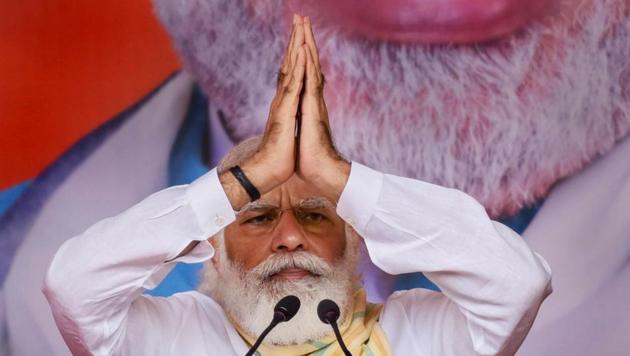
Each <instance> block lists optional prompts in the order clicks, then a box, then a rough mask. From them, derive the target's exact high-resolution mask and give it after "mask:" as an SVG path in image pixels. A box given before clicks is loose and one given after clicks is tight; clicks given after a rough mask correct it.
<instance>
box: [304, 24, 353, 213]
mask: <svg viewBox="0 0 630 356" xmlns="http://www.w3.org/2000/svg"><path fill="white" fill-rule="evenodd" d="M303 23H304V34H305V43H304V44H303V46H304V47H305V49H306V73H305V83H304V86H303V88H304V89H303V90H304V93H303V95H302V98H301V101H300V107H301V120H302V122H301V127H300V135H299V156H298V167H297V171H296V172H297V174H298V176H300V177H302V178H303V179H304V180H306V181H307V182H310V183H311V184H313V185H314V186H315V187H317V188H319V189H320V190H321V191H323V192H327V193H329V194H331V195H332V196H333V198H334V199H335V202H337V201H338V200H339V197H340V196H341V192H342V191H343V188H344V187H345V185H346V182H347V181H348V176H349V175H350V163H349V162H348V161H346V160H345V159H343V158H342V157H341V155H340V154H339V152H337V149H335V146H334V144H333V140H332V135H331V130H330V124H329V121H328V110H327V109H326V103H325V102H324V76H323V75H322V72H321V68H320V63H319V54H318V51H317V46H316V44H315V38H314V36H313V29H312V27H311V21H310V19H309V18H308V17H305V18H304V21H303Z"/></svg>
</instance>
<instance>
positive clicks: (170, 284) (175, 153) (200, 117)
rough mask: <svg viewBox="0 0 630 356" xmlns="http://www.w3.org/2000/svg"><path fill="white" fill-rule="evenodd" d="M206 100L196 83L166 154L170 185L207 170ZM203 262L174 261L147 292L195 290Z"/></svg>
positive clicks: (156, 293) (161, 292)
mask: <svg viewBox="0 0 630 356" xmlns="http://www.w3.org/2000/svg"><path fill="white" fill-rule="evenodd" d="M209 147H210V145H209V142H208V103H207V101H206V99H205V96H204V95H203V94H202V92H201V90H200V89H199V88H198V87H197V86H196V85H195V88H194V89H193V94H192V97H191V99H190V104H189V106H188V111H187V112H186V117H185V119H184V124H183V125H182V127H181V128H180V129H179V132H178V133H177V138H176V139H175V144H174V145H173V148H172V149H171V153H170V157H169V163H168V164H169V172H168V175H169V184H168V185H169V186H173V185H181V184H188V183H191V182H192V181H194V180H195V179H197V178H198V177H200V176H202V175H203V174H204V173H206V172H208V170H209V167H208V166H207V165H206V164H205V162H208V157H209V152H208V149H209ZM202 266H203V263H177V265H176V266H175V267H174V268H173V270H172V271H171V272H170V273H169V274H168V275H167V276H166V278H164V280H163V281H162V283H160V284H159V285H158V286H157V287H156V288H154V289H152V290H150V291H147V292H146V294H149V295H153V296H161V297H166V296H169V295H171V294H173V293H179V292H185V291H189V290H193V289H197V285H198V284H199V273H200V271H201V267H202Z"/></svg>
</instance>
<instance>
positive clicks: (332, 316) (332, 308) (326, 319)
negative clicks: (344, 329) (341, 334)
mask: <svg viewBox="0 0 630 356" xmlns="http://www.w3.org/2000/svg"><path fill="white" fill-rule="evenodd" d="M339 314H340V312H339V306H338V305H337V303H335V302H333V301H332V300H330V299H324V300H322V301H321V302H319V304H318V305H317V316H318V317H319V320H321V321H322V322H323V323H325V324H330V323H333V322H336V321H337V319H339Z"/></svg>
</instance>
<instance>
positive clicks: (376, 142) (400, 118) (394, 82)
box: [155, 0, 630, 216]
mask: <svg viewBox="0 0 630 356" xmlns="http://www.w3.org/2000/svg"><path fill="white" fill-rule="evenodd" d="M155 2H156V8H157V11H158V14H159V16H160V18H161V19H162V21H163V23H164V24H165V25H166V27H167V29H168V30H169V32H170V33H171V35H172V37H173V39H174V42H175V45H176V47H177V49H178V51H179V52H180V54H181V56H182V58H183V61H184V63H185V65H186V67H187V69H188V70H190V71H191V72H192V73H193V74H194V75H195V76H196V77H197V78H198V80H199V83H200V84H201V86H202V87H203V89H204V91H205V92H206V93H207V95H208V97H209V99H210V101H211V103H212V104H213V108H218V109H220V110H222V111H223V113H224V114H225V117H226V118H227V121H226V124H225V127H226V129H227V131H228V133H229V135H230V136H231V137H232V138H233V139H234V140H235V141H238V140H241V139H243V138H246V137H248V136H251V135H253V134H256V133H260V132H262V130H263V128H264V125H265V122H266V118H267V114H268V110H269V103H270V101H271V99H272V97H273V94H274V90H275V88H274V82H275V77H276V73H277V70H278V67H279V63H280V58H281V55H282V50H283V47H284V45H285V44H286V41H287V37H288V25H289V22H290V19H291V16H290V15H291V13H292V12H299V13H302V14H305V15H310V16H311V17H312V19H313V24H314V29H315V36H316V39H317V41H318V44H319V47H320V57H321V61H322V68H323V71H324V74H325V75H326V79H327V88H326V92H325V95H326V100H327V104H328V106H329V112H330V118H331V126H332V129H333V136H334V139H335V143H336V145H337V147H338V149H339V150H340V152H341V153H342V154H344V155H345V156H346V157H347V158H349V159H353V160H357V161H360V162H362V163H364V164H367V165H369V166H372V167H374V168H377V169H379V170H382V171H385V172H388V173H394V174H399V175H404V176H410V177H415V178H419V179H423V180H427V181H431V182H434V183H438V184H441V185H445V186H448V187H455V188H459V189H461V190H464V191H466V192H468V193H469V194H471V195H473V196H474V197H475V198H477V199H478V200H479V201H481V202H482V203H483V204H484V205H485V206H486V208H487V209H488V211H489V212H490V214H491V215H493V216H498V215H509V214H513V213H515V212H517V211H518V210H519V209H520V208H522V207H523V206H524V205H527V204H530V203H532V202H535V201H536V200H537V199H539V198H541V197H543V196H545V194H547V192H548V190H549V189H550V187H551V186H552V185H553V184H554V183H555V182H557V181H558V180H559V179H560V178H562V177H565V176H567V175H570V174H573V173H575V172H576V171H578V170H579V169H581V168H582V167H583V166H584V165H585V164H587V163H588V162H589V161H590V160H592V159H593V158H594V157H596V156H597V155H599V154H601V153H603V152H606V151H607V150H608V149H610V147H612V145H613V144H614V143H615V141H616V140H618V139H619V138H621V137H623V136H624V135H626V134H627V133H628V131H629V130H630V100H629V98H630V87H629V84H628V83H630V63H629V60H628V58H630V41H627V38H629V36H630V19H629V18H628V16H629V15H628V6H629V5H628V2H627V1H625V0H598V1H595V0H567V1H553V0H529V1H524V0H503V1H501V0H485V1H464V0H423V1H419V0H394V1H389V0H388V1H384V0H383V1H369V2H366V1H356V0H336V1H328V0H320V1H315V0H305V1H279V0H276V1H261V0H250V1H244V0H229V1H228V0H187V1H177V2H176V1H169V0H155Z"/></svg>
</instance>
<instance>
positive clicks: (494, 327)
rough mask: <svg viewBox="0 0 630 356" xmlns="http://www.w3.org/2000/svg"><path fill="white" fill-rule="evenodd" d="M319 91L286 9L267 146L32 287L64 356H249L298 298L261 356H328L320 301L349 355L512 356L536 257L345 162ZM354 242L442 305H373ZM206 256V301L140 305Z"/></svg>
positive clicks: (315, 67)
mask: <svg viewBox="0 0 630 356" xmlns="http://www.w3.org/2000/svg"><path fill="white" fill-rule="evenodd" d="M323 86H324V80H323V76H322V74H321V71H320V64H319V59H318V52H317V48H316V46H315V40H314V37H313V33H312V29H311V25H310V20H309V19H308V18H305V19H303V18H301V17H300V16H295V17H294V25H293V30H292V33H291V38H290V41H289V45H288V46H287V50H286V52H285V56H284V60H283V63H282V66H281V69H280V75H279V78H278V85H277V93H276V96H275V98H274V100H273V102H272V104H271V109H270V113H269V120H268V122H267V125H266V129H265V134H264V136H263V137H262V139H253V140H248V141H245V142H244V143H243V144H241V145H239V146H237V147H236V148H235V149H234V150H233V151H232V152H231V153H230V154H228V155H227V156H226V158H225V159H224V160H223V161H222V163H221V164H220V165H219V167H218V169H213V170H211V171H210V172H209V173H207V174H205V175H204V176H203V177H201V178H200V179H198V180H196V181H195V182H193V183H192V184H190V185H185V186H176V187H172V188H169V189H166V190H163V191H160V192H158V193H156V194H154V195H152V196H150V197H149V198H147V199H145V200H144V201H142V202H141V203H139V204H137V205H135V206H134V207H132V208H130V209H128V210H126V211H125V212H123V213H121V214H120V215H117V216H115V217H112V218H109V219H105V220H103V221H101V222H99V223H97V224H95V225H94V226H92V227H91V228H89V229H88V230H87V231H85V232H84V233H83V234H81V235H80V236H77V237H75V238H73V239H70V240H68V241H67V242H66V243H64V245H63V246H62V247H61V248H60V250H59V252H58V253H57V254H56V256H55V258H54V260H53V262H52V264H51V267H50V270H49V272H48V275H47V278H46V284H45V287H44V292H45V294H46V296H47V298H48V300H49V301H50V304H51V307H52V310H53V314H54V316H55V320H56V322H57V325H58V326H59V328H60V330H61V332H62V334H63V336H64V340H65V341H66V343H67V344H68V346H69V347H70V349H71V350H72V352H73V353H75V354H103V355H105V354H172V353H175V354H186V355H193V354H216V355H231V354H235V355H237V354H244V353H245V352H246V351H247V349H248V347H249V346H250V345H251V344H252V343H253V340H254V339H255V338H256V337H258V336H259V335H260V333H261V332H262V331H263V330H264V328H265V327H266V326H267V323H268V322H269V321H270V320H271V317H272V316H273V305H274V304H275V303H276V302H277V301H278V300H279V299H280V298H282V297H283V296H285V295H288V294H294V295H296V296H298V297H299V298H300V299H301V301H302V307H301V308H300V310H299V311H298V314H297V315H296V317H295V318H294V319H292V320H291V321H289V322H287V323H286V324H284V325H280V326H278V327H277V328H276V329H275V330H273V331H272V332H271V333H270V334H269V335H268V337H267V342H266V344H264V345H263V347H262V348H261V349H260V351H261V353H262V355H265V354H287V355H297V354H300V355H302V354H314V353H316V352H317V353H318V354H320V353H324V352H325V354H331V355H332V354H339V353H340V352H341V350H340V346H339V344H338V343H337V342H336V341H335V340H334V338H333V337H332V330H331V329H329V326H328V325H326V324H324V323H322V322H320V321H319V320H318V319H317V311H316V310H317V305H318V303H319V302H320V301H321V300H323V299H326V298H331V299H333V300H335V301H336V302H337V303H338V304H339V305H340V306H341V318H340V322H341V325H342V328H341V330H342V336H343V337H344V338H345V342H346V343H347V344H348V346H349V348H350V350H351V352H352V353H353V354H355V355H360V354H366V355H370V354H377V355H387V354H393V355H409V354H414V355H465V354H506V355H510V354H514V352H515V351H516V350H517V348H518V347H519V345H520V344H521V343H522V341H523V339H524V337H525V336H526V334H527V331H528V330H529V328H530V327H531V324H532V322H533V320H534V317H535V315H536V312H537V310H538V308H539V306H540V304H541V303H542V301H543V299H544V298H545V297H546V296H547V295H548V294H549V293H550V291H551V289H550V288H551V287H550V270H549V267H548V266H547V264H546V262H545V261H544V260H543V259H542V258H541V257H540V256H539V255H537V254H536V253H534V252H532V251H531V250H530V249H529V248H528V247H527V245H526V244H525V242H524V241H523V240H522V239H520V238H519V236H518V235H517V234H515V233H514V232H513V231H511V230H510V229H509V228H507V227H505V226H503V225H501V224H500V223H496V222H493V221H491V220H490V219H489V218H488V217H487V215H486V213H485V211H484V209H483V208H482V207H481V206H480V205H479V204H478V203H477V202H476V201H475V200H474V199H472V198H470V197H469V196H467V195H465V194H464V193H462V192H459V191H457V190H452V189H446V188H442V187H439V186H435V185H432V184H429V183H424V182H421V181H415V180H411V179H408V178H402V177H397V176H393V175H386V174H382V173H380V172H378V171H374V170H372V169H370V168H367V167H365V166H362V165H360V164H358V163H356V162H353V163H352V164H349V163H348V162H346V161H345V160H343V159H342V158H341V156H340V155H339V153H338V152H337V151H336V150H335V148H334V146H333V143H332V139H331V135H330V129H329V123H328V115H327V110H326V104H325V102H324V97H323ZM296 132H297V136H296ZM296 137H297V139H296ZM228 168H229V169H228ZM259 198H260V199H259ZM250 200H251V201H250ZM335 205H336V208H335ZM235 211H237V212H238V213H236V214H235ZM337 214H338V215H337ZM346 223H347V224H349V225H350V226H351V227H350V226H348V225H346ZM353 231H356V232H357V233H358V235H360V236H362V237H363V239H364V241H365V244H366V246H367V249H368V251H369V254H370V257H371V259H372V261H373V262H374V263H375V264H377V265H378V266H379V267H380V268H382V269H383V270H385V271H387V272H389V273H408V272H412V271H415V272H417V271H424V272H426V273H427V275H428V276H429V278H431V279H432V280H433V281H434V282H435V283H437V284H438V285H439V286H440V288H441V289H442V291H443V294H439V293H435V292H430V291H422V290H411V291H408V292H402V293H397V294H394V295H392V296H391V297H390V298H389V299H388V301H387V302H386V303H385V305H384V307H383V308H382V310H381V307H367V306H366V302H365V294H364V293H362V292H361V291H358V292H357V290H356V288H357V285H356V282H357V281H356V279H355V272H356V271H355V269H356V262H357V254H358V251H357V248H358V240H357V238H358V236H357V234H356V233H353ZM209 236H212V237H210V238H208V237H209ZM215 250H216V255H214V257H213V254H214V251H215ZM211 257H212V258H213V259H212V262H211V263H210V264H209V265H208V267H207V268H208V271H207V273H206V280H205V284H204V290H206V291H208V292H209V294H211V295H212V297H214V298H215V300H213V299H210V298H208V297H207V296H205V295H202V294H200V293H197V292H188V293H183V294H176V295H174V296H171V297H169V298H166V299H164V298H155V297H148V296H142V295H141V292H142V291H143V290H144V289H146V288H151V287H152V286H155V285H156V284H157V283H158V282H159V281H160V279H161V278H163V277H164V275H165V273H166V272H168V270H169V269H170V267H172V266H173V262H175V261H184V262H195V261H197V262H198V261H202V260H206V259H208V258H211Z"/></svg>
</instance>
